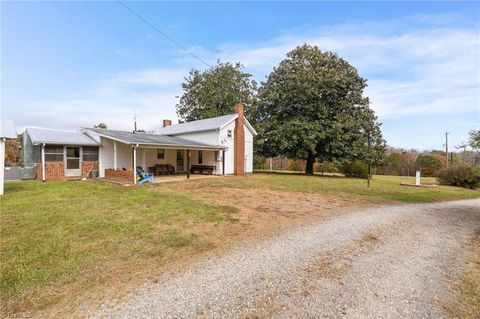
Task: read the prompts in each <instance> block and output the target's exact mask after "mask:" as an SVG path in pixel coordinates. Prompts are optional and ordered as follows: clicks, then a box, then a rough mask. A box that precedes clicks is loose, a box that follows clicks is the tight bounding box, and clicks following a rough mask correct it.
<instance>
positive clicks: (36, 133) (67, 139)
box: [25, 128, 100, 146]
mask: <svg viewBox="0 0 480 319" xmlns="http://www.w3.org/2000/svg"><path fill="white" fill-rule="evenodd" d="M25 131H26V132H27V134H28V136H30V139H31V140H32V143H33V144H44V143H45V144H57V145H82V146H97V145H100V143H99V142H97V141H95V140H94V139H92V138H91V137H90V136H88V135H87V134H85V133H83V132H79V131H60V130H51V129H43V128H27V129H26V130H25Z"/></svg>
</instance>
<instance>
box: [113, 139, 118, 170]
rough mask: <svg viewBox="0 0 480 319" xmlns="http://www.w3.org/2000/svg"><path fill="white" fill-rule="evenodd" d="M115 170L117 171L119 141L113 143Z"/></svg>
mask: <svg viewBox="0 0 480 319" xmlns="http://www.w3.org/2000/svg"><path fill="white" fill-rule="evenodd" d="M113 169H114V170H116V169H117V141H113Z"/></svg>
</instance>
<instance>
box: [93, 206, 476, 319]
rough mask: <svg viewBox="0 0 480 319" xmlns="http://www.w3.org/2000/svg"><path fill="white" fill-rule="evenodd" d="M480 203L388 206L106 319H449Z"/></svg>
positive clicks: (147, 295)
mask: <svg viewBox="0 0 480 319" xmlns="http://www.w3.org/2000/svg"><path fill="white" fill-rule="evenodd" d="M479 229H480V200H469V201H455V202H444V203H434V204H418V205H402V206H384V207H381V208H375V209H368V210H364V211H358V212H355V213H352V214H348V215H343V216H341V217H338V218H335V219H333V220H330V221H328V222H323V223H318V224H313V225H310V226H308V227H304V228H301V229H296V230H294V231H291V232H289V233H286V234H280V235H278V236H277V237H275V238H273V239H271V240H269V241H267V242H262V243H257V244H250V245H246V246H242V247H239V248H237V249H234V250H233V251H231V252H230V253H228V254H227V255H224V256H219V257H211V258H209V259H208V260H206V261H204V262H201V263H198V264H194V265H192V266H191V267H189V268H188V269H185V271H184V272H183V273H181V274H175V275H172V274H169V273H165V274H163V275H162V277H161V279H160V280H159V282H158V283H157V284H148V285H145V286H144V287H142V288H141V289H140V290H139V291H138V292H136V293H135V294H134V295H131V296H129V298H128V299H126V300H124V301H122V302H121V303H118V304H116V305H111V304H104V305H102V306H101V307H100V308H99V309H89V310H87V313H86V315H87V316H88V317H98V318H199V317H200V318H232V317H243V318H254V317H275V318H292V317H298V318H299V317H301V318H319V317H320V318H322V317H325V318H337V317H342V318H441V317H443V314H442V312H441V308H440V306H439V304H441V303H442V301H443V300H448V299H449V298H450V297H451V296H449V293H448V289H447V282H448V279H449V278H450V277H451V276H454V275H455V274H456V273H458V272H459V271H461V266H462V263H463V262H464V260H465V258H467V257H468V253H469V250H468V249H466V247H468V244H469V243H470V241H471V239H472V237H473V236H474V233H475V231H478V230H479Z"/></svg>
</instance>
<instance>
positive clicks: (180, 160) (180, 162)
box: [177, 150, 185, 172]
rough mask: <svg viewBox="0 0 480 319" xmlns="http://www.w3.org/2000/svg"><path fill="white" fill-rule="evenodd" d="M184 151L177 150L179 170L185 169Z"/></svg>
mask: <svg viewBox="0 0 480 319" xmlns="http://www.w3.org/2000/svg"><path fill="white" fill-rule="evenodd" d="M183 152H184V150H177V172H183V171H185V169H184V167H183Z"/></svg>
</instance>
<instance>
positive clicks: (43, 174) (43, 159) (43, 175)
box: [42, 143, 46, 182]
mask: <svg viewBox="0 0 480 319" xmlns="http://www.w3.org/2000/svg"><path fill="white" fill-rule="evenodd" d="M45 175H46V174H45V143H43V144H42V182H45Z"/></svg>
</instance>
